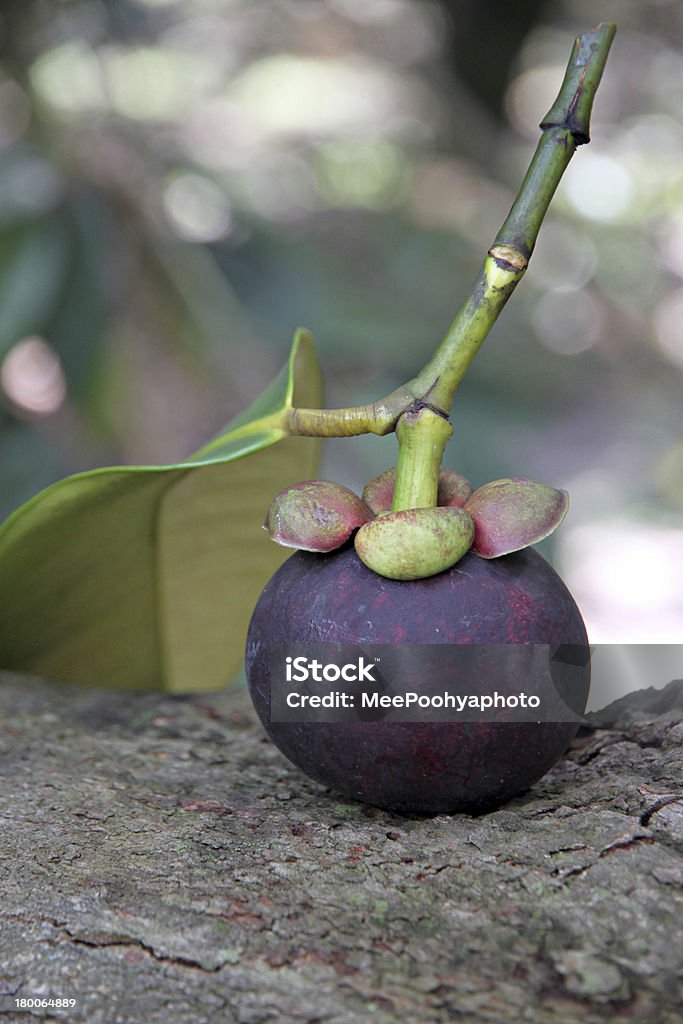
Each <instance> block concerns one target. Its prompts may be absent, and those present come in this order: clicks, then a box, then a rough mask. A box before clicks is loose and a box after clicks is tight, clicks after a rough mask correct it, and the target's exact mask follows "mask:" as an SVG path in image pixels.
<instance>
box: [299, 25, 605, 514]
mask: <svg viewBox="0 0 683 1024" xmlns="http://www.w3.org/2000/svg"><path fill="white" fill-rule="evenodd" d="M615 32H616V26H615V25H608V24H602V25H599V26H598V27H597V28H596V29H594V30H593V31H592V32H588V33H586V34H585V35H583V36H580V37H579V38H578V39H577V40H576V41H575V43H574V48H573V50H572V53H571V56H570V58H569V63H568V65H567V70H566V73H565V77H564V81H563V83H562V86H561V88H560V92H559V94H558V97H557V99H556V101H555V103H554V104H553V105H552V107H551V108H550V110H549V111H548V113H547V114H546V116H545V117H544V118H543V120H542V121H541V125H540V127H541V130H542V133H543V134H542V135H541V139H540V141H539V143H538V147H537V149H536V152H535V154H534V156H533V159H532V161H531V164H530V166H529V170H528V171H527V174H526V177H525V178H524V181H523V182H522V186H521V189H520V191H519V195H518V196H517V198H516V199H515V202H514V203H513V206H512V208H511V210H510V213H509V214H508V217H507V219H506V221H505V223H504V224H503V226H502V228H501V229H500V231H499V233H498V235H497V236H496V239H495V241H494V243H493V245H492V246H491V248H490V249H489V251H488V254H487V256H486V259H485V260H484V265H483V267H482V269H481V271H480V273H479V276H478V277H477V280H476V281H475V283H474V286H473V288H472V291H471V294H470V296H469V298H468V299H467V300H466V302H465V303H464V305H463V306H462V308H461V309H460V311H459V313H458V315H457V316H456V318H455V320H454V321H453V323H452V324H451V326H450V328H449V330H448V332H447V334H446V337H445V338H444V340H443V341H442V343H441V345H440V346H439V348H438V349H437V351H436V352H435V354H434V356H433V357H432V359H430V361H429V362H428V363H427V365H426V366H425V367H424V369H423V370H421V371H420V373H419V374H418V375H417V376H416V377H415V378H413V380H411V381H408V383H407V384H406V385H405V386H403V387H401V388H398V389H397V390H396V391H394V392H392V394H390V395H388V396H387V397H386V398H383V399H380V400H379V401H377V402H373V403H370V404H368V405H363V406H356V407H352V408H348V409H296V408H290V409H288V410H286V411H285V413H284V419H283V423H282V427H283V429H284V430H285V431H286V432H287V433H290V434H306V435H314V436H318V437H348V436H351V435H354V434H366V433H374V434H387V433H390V432H391V431H393V430H396V429H397V425H398V424H399V422H400V421H401V419H402V417H403V418H405V416H406V415H407V414H408V413H410V415H411V416H412V415H413V414H414V413H417V412H418V411H419V410H420V409H422V408H423V407H425V406H431V407H432V409H433V410H434V411H435V412H436V413H437V414H438V413H441V414H442V415H446V416H447V415H448V413H449V412H450V408H451V405H452V403H453V398H454V396H455V393H456V391H457V389H458V386H459V384H460V382H461V381H462V379H463V377H464V376H465V373H466V372H467V369H468V367H469V365H470V363H471V362H472V360H473V359H474V357H475V355H476V354H477V352H478V351H479V348H480V347H481V345H482V343H483V341H484V339H485V338H486V336H487V335H488V333H489V331H490V330H491V328H492V326H493V324H494V323H495V321H496V319H497V318H498V315H499V314H500V312H501V310H502V308H503V306H504V305H505V303H506V302H507V300H508V299H509V298H510V295H511V294H512V292H513V291H514V289H515V287H516V286H517V284H518V282H519V281H520V280H521V278H522V276H523V274H524V271H525V269H526V267H527V264H528V262H529V259H530V257H531V254H532V252H533V249H534V245H535V243H536V238H537V236H538V232H539V229H540V227H541V223H542V221H543V218H544V216H545V214H546V211H547V209H548V206H549V205H550V201H551V199H552V197H553V195H554V194H555V190H556V188H557V186H558V184H559V182H560V179H561V177H562V175H563V173H564V171H565V169H566V167H567V165H568V163H569V161H570V160H571V158H572V156H573V155H574V153H575V151H576V148H577V146H580V145H583V144H584V143H586V142H588V141H589V138H590V115H591V110H592V107H593V100H594V97H595V92H596V90H597V88H598V85H599V83H600V79H601V77H602V73H603V71H604V68H605V63H606V61H607V55H608V53H609V50H610V46H611V44H612V40H613V39H614V34H615ZM439 419H440V416H439V415H436V416H422V417H419V418H418V420H417V421H416V422H415V424H414V425H413V428H411V430H410V431H409V432H407V433H406V432H405V431H404V432H403V437H404V438H406V437H407V436H410V438H411V441H410V450H409V451H408V450H407V449H406V451H403V447H404V445H405V444H406V442H405V441H404V442H403V444H402V443H401V434H400V433H399V445H400V447H401V452H400V454H399V466H398V469H397V479H396V490H397V492H398V494H399V501H398V503H399V504H400V505H401V506H402V507H408V506H406V505H405V504H404V500H405V501H414V500H416V484H415V481H416V480H418V479H424V480H429V481H431V484H429V485H428V486H427V488H426V490H425V491H424V494H426V493H427V491H429V493H430V494H431V491H433V486H432V484H433V480H434V479H435V472H436V475H437V476H438V466H439V464H440V462H441V455H442V453H443V444H442V443H441V439H440V438H441V435H443V430H442V429H441V425H440V424H439V423H438V422H437V421H438V420H439ZM418 423H419V427H418ZM435 424H436V426H435ZM415 430H418V431H421V430H424V431H426V432H427V433H428V434H429V432H430V431H435V434H434V440H435V441H436V440H437V437H436V435H437V434H438V435H439V442H438V443H435V444H433V445H431V446H430V444H429V443H427V444H426V445H425V444H423V443H422V442H421V441H416V440H415ZM444 443H445V442H444ZM426 450H429V451H431V453H432V455H431V456H430V459H431V461H433V462H434V463H435V467H436V469H435V470H434V466H431V468H429V469H428V470H427V469H426V468H425V467H424V466H422V468H418V467H416V465H414V462H415V460H416V459H418V460H423V459H424V458H425V456H424V452H425V451H426ZM437 459H438V462H436V460H437ZM417 490H420V488H419V487H418V488H417ZM420 500H427V501H428V503H431V499H425V498H424V495H422V498H421V499H420Z"/></svg>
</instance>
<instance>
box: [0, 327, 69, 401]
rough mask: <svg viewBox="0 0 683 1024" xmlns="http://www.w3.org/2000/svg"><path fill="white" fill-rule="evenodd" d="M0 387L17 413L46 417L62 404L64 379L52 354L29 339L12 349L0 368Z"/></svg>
mask: <svg viewBox="0 0 683 1024" xmlns="http://www.w3.org/2000/svg"><path fill="white" fill-rule="evenodd" d="M0 386H1V387H2V390H3V391H4V392H5V394H6V395H7V397H8V398H9V400H10V401H11V402H12V403H13V405H15V406H16V407H17V409H19V410H22V411H24V412H27V413H30V414H32V415H34V416H50V415H51V414H52V413H55V412H57V411H58V409H59V408H60V407H61V406H62V404H63V403H64V400H65V398H66V378H65V376H64V371H63V369H62V364H61V362H60V360H59V356H58V355H57V353H56V352H55V350H54V349H53V348H52V347H51V346H50V345H48V343H47V342H46V341H45V340H44V338H39V337H37V336H34V335H32V336H31V337H28V338H23V339H22V340H21V341H19V342H17V344H16V345H14V346H13V347H12V348H11V349H10V350H9V352H8V353H7V355H6V356H5V358H4V360H3V362H2V365H1V366H0Z"/></svg>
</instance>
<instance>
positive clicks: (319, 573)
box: [247, 547, 590, 814]
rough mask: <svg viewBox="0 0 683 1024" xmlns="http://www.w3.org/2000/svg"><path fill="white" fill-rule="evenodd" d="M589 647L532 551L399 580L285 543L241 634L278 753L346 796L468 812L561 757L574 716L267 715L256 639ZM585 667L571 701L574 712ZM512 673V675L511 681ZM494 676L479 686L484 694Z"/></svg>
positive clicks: (408, 808) (425, 810)
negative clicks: (398, 718)
mask: <svg viewBox="0 0 683 1024" xmlns="http://www.w3.org/2000/svg"><path fill="white" fill-rule="evenodd" d="M321 641H322V642H324V641H328V642H331V643H354V642H357V643H363V644H368V643H383V644H389V643H390V644H442V643H453V644H462V643H472V644H511V643H514V644H550V645H555V644H558V645H559V644H575V645H580V646H586V647H587V644H588V640H587V636H586V630H585V627H584V624H583V620H582V618H581V615H580V612H579V610H578V608H577V606H576V603H575V602H574V599H573V598H572V596H571V594H570V593H569V591H568V590H567V588H566V587H565V585H564V583H563V582H562V580H561V579H560V577H559V576H558V575H557V573H556V572H555V571H554V569H552V567H551V566H550V565H549V564H548V563H547V562H546V561H545V560H544V559H543V558H542V556H541V555H539V554H538V552H536V551H534V550H532V549H527V550H524V551H520V552H516V553H514V554H511V555H506V556H504V557H502V558H499V559H496V560H495V561H486V560H484V559H481V558H479V557H478V556H477V555H475V554H472V553H468V554H467V555H465V557H464V558H462V559H461V560H460V561H459V562H458V563H457V564H456V565H455V566H454V567H453V568H452V569H450V570H448V571H447V572H444V573H440V574H439V575H438V576H432V577H430V578H428V579H423V580H416V581H412V582H410V583H405V582H397V581H394V580H388V579H385V578H383V577H381V576H378V575H377V574H375V573H373V572H372V571H371V570H369V569H367V568H366V567H365V566H364V565H363V563H362V562H361V561H360V560H359V559H358V557H357V555H356V553H355V551H354V550H353V548H350V547H348V548H345V549H341V550H340V551H339V552H337V553H335V554H333V555H328V556H320V555H314V554H307V553H304V552H298V553H297V554H295V555H293V556H292V558H290V559H289V560H288V561H287V562H285V564H284V565H283V566H282V567H281V568H280V569H279V570H278V572H276V573H275V575H274V576H273V578H272V579H271V580H270V582H269V583H268V584H267V585H266V587H265V589H264V591H263V593H262V595H261V597H260V599H259V602H258V604H257V606H256V609H255V611H254V614H253V617H252V620H251V624H250V627H249V634H248V638H247V678H248V680H249V689H250V692H251V696H252V700H253V702H254V706H255V708H256V711H257V712H258V715H259V717H260V719H261V721H262V723H263V725H264V728H265V729H266V731H267V733H268V734H269V736H270V737H271V739H272V740H273V742H274V743H275V744H276V745H277V746H278V747H279V749H280V750H281V751H282V752H283V753H284V754H285V755H286V756H287V757H288V758H289V759H290V760H291V761H293V763H294V764H296V765H297V766H298V767H300V768H302V769H303V770H304V771H305V772H307V774H309V775H310V776H311V777H313V778H314V779H316V780H318V781H319V782H321V783H323V785H325V786H330V787H332V788H334V789H336V790H338V791H340V792H341V793H344V794H345V795H346V796H349V797H353V798H355V799H358V800H362V801H364V802H366V803H370V804H375V805H377V806H379V807H384V808H388V809H391V810H395V811H399V812H403V813H416V814H440V813H451V814H452V813H458V812H468V813H479V812H481V811H484V810H487V809H490V808H492V807H495V806H498V805H500V804H501V803H504V802H505V801H507V800H509V799H510V798H512V797H513V796H516V795H518V794H519V793H522V792H524V791H525V790H526V789H528V788H529V786H531V785H532V784H533V783H534V782H536V781H537V780H538V779H539V778H540V777H541V776H542V775H543V774H544V773H545V772H546V771H547V770H548V769H549V768H550V767H551V766H552V765H553V764H554V763H555V762H556V761H557V760H558V758H559V757H560V756H561V755H562V754H563V752H564V751H565V750H566V748H567V745H568V744H569V741H570V740H571V738H572V736H573V735H574V733H575V732H576V730H577V727H578V726H577V725H576V724H575V723H573V722H541V723H538V724H537V723H529V722H495V723H491V722H488V723H485V722H482V723H475V724H471V723H458V722H453V723H444V722H429V723H424V722H422V723H399V722H393V723H392V722H350V723H341V722H339V723H310V722H309V723H305V722H302V723H292V722H270V721H269V709H270V678H269V674H268V673H269V667H268V666H269V659H268V657H267V648H268V645H273V644H287V645H292V646H293V647H295V646H296V644H297V643H312V642H321ZM589 681H590V669H589V667H588V666H586V669H585V670H583V673H582V676H581V681H580V683H579V686H578V688H579V689H580V690H581V692H580V693H577V694H575V696H574V699H572V707H574V708H575V709H577V710H579V711H580V712H582V711H583V709H584V708H585V704H586V700H587V699H588V689H589ZM523 683H524V680H520V689H521V688H523ZM495 684H496V680H495V679H492V680H491V681H490V686H489V691H490V692H492V691H493V690H494V689H495Z"/></svg>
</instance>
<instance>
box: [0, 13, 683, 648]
mask: <svg viewBox="0 0 683 1024" xmlns="http://www.w3.org/2000/svg"><path fill="white" fill-rule="evenodd" d="M499 14H500V5H496V4H493V3H486V4H476V3H474V2H466V3H460V4H455V3H447V2H443V3H437V2H430V0H119V2H113V0H109V2H107V0H69V2H67V0H61V2H52V3H48V2H45V0H27V2H19V0H12V2H7V3H6V4H4V5H3V10H2V14H0V25H1V28H2V32H1V38H2V49H1V50H0V182H1V184H2V188H0V515H5V514H7V513H9V512H10V511H11V510H12V509H14V508H15V507H17V506H18V505H19V504H20V503H21V502H22V501H23V500H25V499H26V498H28V497H29V496H30V495H31V494H33V493H35V492H36V491H37V490H38V489H39V488H40V487H42V486H44V485H45V484H47V483H49V482H51V481H53V480H55V479H58V478H59V477H60V476H63V475H65V474H67V473H70V472H74V471H78V470H82V469H86V468H89V467H91V466H95V465H102V464H112V463H114V464H116V463H150V462H165V461H175V460H177V459H178V458H181V457H183V456H184V455H186V454H188V453H189V452H190V451H192V450H194V449H195V448H197V447H198V446H199V445H200V444H201V443H202V442H203V441H204V440H205V439H206V438H207V437H209V436H211V434H212V433H213V432H214V431H215V430H217V429H218V427H219V426H220V425H221V424H222V423H224V422H225V421H226V420H227V419H229V418H230V417H231V416H232V415H234V414H235V413H236V412H238V411H239V410H240V409H241V408H243V407H244V406H245V405H246V404H247V403H248V402H249V401H250V400H251V399H252V398H253V397H254V395H256V394H257V393H258V392H259V390H260V389H261V388H262V387H263V386H264V385H265V384H266V383H267V382H268V380H269V379H270V378H271V377H272V376H274V374H275V372H276V371H277V369H278V368H279V366H280V365H281V363H282V362H283V359H284V357H285V353H286V350H287V345H288V340H289V338H290V337H291V334H292V330H293V329H294V328H295V327H296V326H297V325H298V324H299V323H303V324H305V325H306V326H308V327H310V328H311V330H312V331H313V332H314V333H315V335H316V337H317V338H318V341H319V344H320V348H321V355H322V359H323V364H324V367H325V370H326V375H327V380H328V392H329V400H330V403H331V404H344V405H347V404H353V403H356V402H361V401H364V400H367V399H368V398H373V397H377V395H381V394H384V393H386V392H387V391H388V390H390V388H391V387H392V386H394V385H396V384H398V383H400V382H402V381H403V380H404V379H405V378H406V377H407V376H410V375H412V374H413V373H415V372H416V370H418V369H419V368H420V366H421V365H422V364H423V362H424V361H425V360H426V358H427V356H428V354H429V353H430V352H431V351H432V350H433V348H434V346H435V344H436V343H437V342H438V340H439V338H440V336H441V335H442V334H443V332H444V330H445V328H446V327H447V325H448V323H449V321H450V319H451V318H452V316H453V315H454V313H455V312H456V309H457V307H458V306H459V304H460V302H461V301H462V300H463V299H464V297H465V295H466V292H467V289H468V287H469V285H470V282H471V280H472V278H473V276H474V274H475V272H476V269H477V267H478V265H479V263H480V261H481V258H482V255H483V253H484V252H485V250H486V248H487V246H488V245H489V244H490V241H491V239H492V238H493V236H494V234H495V231H496V229H497V227H498V226H499V224H500V222H501V221H502V219H503V217H504V215H505V213H506V212H507V209H508V207H509V204H510V201H511V199H512V195H513V194H514V191H515V189H516V187H517V185H518V183H519V181H520V178H521V175H522V173H523V170H524V167H525V166H526V163H527V161H528V159H529V157H530V155H531V152H532V149H533V146H534V145H535V140H536V137H537V129H536V123H537V121H538V119H539V118H540V117H541V116H542V115H543V113H544V112H545V110H546V108H547V107H548V105H549V103H550V101H551V99H552V98H553V96H554V94H555V91H556V89H557V86H558V84H559V81H560V79H561V75H562V69H563V67H564V64H565V62H566V58H567V54H568V51H569V49H570V45H571V41H572V38H573V36H574V35H575V34H576V33H577V32H580V31H584V30H586V29H588V28H590V27H592V23H593V20H594V19H595V17H596V14H595V10H594V8H593V7H592V6H591V5H588V4H587V3H585V2H583V0H565V2H563V3H561V4H556V5H551V6H550V7H547V6H542V5H540V4H538V3H533V2H527V3H524V4H522V5H521V6H520V7H519V9H517V6H513V7H511V8H509V9H508V10H507V13H506V17H505V19H503V20H502V19H501V18H500V16H499ZM609 17H610V19H612V20H615V21H617V22H618V23H619V34H618V36H617V41H616V44H615V46H614V49H613V53H612V56H611V57H610V61H609V65H608V71H607V74H606V75H605V79H604V81H603V85H602V86H601V89H600V92H599V94H598V99H597V103H596V108H595V114H594V119H593V137H594V141H593V142H592V144H591V146H590V147H588V148H584V149H581V150H580V151H579V153H578V155H577V156H576V158H575V160H574V162H573V164H572V165H571V167H570V170H569V172H568V175H567V178H566V180H565V182H564V183H563V184H562V186H561V187H560V190H559V192H558V195H557V197H556V201H555V204H554V206H553V210H552V213H551V216H550V218H549V221H548V224H547V225H546V227H545V228H544V230H543V231H542V233H541V239H540V241H539V245H538V249H537V252H536V254H535V256H534V260H533V261H532V264H531V267H530V270H529V272H528V274H527V278H526V280H525V282H524V283H523V284H522V286H521V287H520V289H519V290H518V292H517V294H516V295H515V297H514V299H513V301H512V303H511V305H510V307H509V308H508V309H507V310H506V311H505V314H504V316H503V318H502V321H501V323H500V324H499V325H498V326H497V327H496V329H495V330H494V332H493V334H492V337H491V338H490V340H489V341H487V343H486V345H485V346H484V348H483V349H482V352H481V353H480V355H479V356H478V357H477V360H476V361H475V364H474V366H473V369H472V371H471V373H470V375H469V377H468V379H467V381H466V383H465V385H464V387H463V389H462V393H461V396H459V398H458V400H457V402H456V407H455V410H454V426H455V437H454V441H453V442H452V444H451V445H450V446H449V449H448V451H447V455H446V461H447V462H448V463H449V464H450V465H452V466H454V467H455V468H457V469H458V470H459V471H461V472H463V473H465V474H466V475H467V476H469V477H470V478H471V479H472V480H473V482H474V483H475V484H477V483H481V482H483V481H485V480H488V479H492V478H495V477H497V476H505V475H510V474H512V475H525V476H530V477H535V478H539V479H544V480H547V481H548V483H552V484H554V485H555V486H564V487H567V488H568V489H569V490H570V492H571V494H572V498H573V504H572V511H571V513H570V519H569V520H568V526H567V527H565V528H564V530H565V531H567V530H569V531H571V529H575V530H580V529H584V528H585V529H592V528H593V526H596V528H597V526H604V525H605V524H606V523H607V524H609V523H610V522H618V523H622V525H623V523H626V524H627V525H628V529H630V530H631V534H630V535H631V536H632V537H634V538H635V541H634V543H640V542H639V541H638V538H641V540H642V538H648V539H647V541H645V540H642V544H643V545H645V547H643V550H648V551H650V552H652V551H655V549H656V552H657V554H656V557H655V556H652V555H651V556H650V562H649V563H647V564H648V565H651V564H652V557H655V563H656V564H657V565H658V566H660V565H661V571H660V570H658V572H659V575H656V574H655V576H656V578H655V582H654V583H653V584H652V586H651V587H650V590H649V591H648V590H647V588H646V589H645V591H643V594H644V596H643V597H642V601H641V604H640V605H638V593H637V592H636V591H637V587H636V588H635V589H634V588H632V590H633V593H632V594H631V605H629V606H628V607H627V608H625V610H624V609H622V610H621V611H620V612H614V609H611V610H608V613H609V615H611V616H612V619H611V620H610V621H612V625H613V626H614V629H615V630H617V632H618V630H619V629H624V630H628V629H631V628H632V627H633V623H635V622H641V621H642V616H643V614H644V609H645V611H647V609H648V608H649V610H650V612H651V613H652V614H653V615H654V616H655V619H656V620H657V621H659V622H661V621H665V622H670V623H672V624H675V622H676V621H678V622H680V621H683V591H682V588H681V585H680V579H681V578H682V577H683V542H682V541H681V512H682V510H683V455H682V454H681V452H682V451H683V449H682V442H681V434H682V430H681V426H682V423H681V399H680V392H681V381H682V374H683V328H681V323H683V158H682V157H683V117H682V114H681V111H682V110H683V102H682V101H683V51H682V46H683V9H681V8H680V7H679V6H677V5H676V4H671V3H662V2H655V0H649V2H646V3H643V4H638V5H635V4H633V3H627V2H626V0H615V2H614V3H612V4H610V6H609ZM326 458H327V463H326V475H327V476H328V477H332V478H336V479H339V480H340V481H341V482H344V483H347V484H349V485H351V486H353V487H355V488H356V489H358V490H359V489H360V488H361V487H362V484H363V482H364V480H366V479H367V478H368V477H370V476H371V475H373V474H374V473H376V472H378V471H379V470H381V469H383V468H385V467H386V466H387V465H388V464H390V463H391V462H392V461H393V458H394V441H393V439H392V438H388V439H382V440H378V439H375V438H372V439H361V440H357V441H344V442H332V443H330V444H329V445H328V446H327V457H326ZM565 536H569V533H566V534H565ZM557 543H558V544H560V545H561V544H562V540H561V537H559V535H558V542H557ZM648 545H650V546H649V547H648ZM653 545H654V546H653ZM570 547H571V545H570ZM594 549H595V550H601V548H600V546H597V547H596V546H595V545H594V546H593V547H591V548H590V550H591V551H593V550H594ZM567 550H569V548H568V549H567ZM571 550H572V551H574V550H575V546H574V547H571ZM547 553H549V554H550V555H551V556H553V557H556V558H557V559H558V560H559V562H560V564H561V565H563V566H564V569H565V571H566V572H568V573H569V576H570V577H571V576H572V572H574V570H576V571H575V573H574V577H572V580H573V585H574V586H575V589H576V588H578V589H579V590H581V588H582V587H583V588H584V608H586V607H588V606H590V607H592V608H593V612H592V614H594V616H595V620H596V621H598V620H600V621H606V620H604V615H605V614H607V612H606V604H607V603H609V601H610V600H612V599H615V600H616V598H617V597H620V595H623V587H624V584H623V581H622V582H621V583H620V584H619V585H618V587H617V585H616V584H615V586H614V588H613V590H612V591H609V589H608V590H606V591H605V590H604V588H603V589H602V590H601V589H600V587H601V586H602V584H601V583H600V578H602V577H604V576H605V575H606V574H607V569H604V571H602V573H601V572H598V571H596V572H594V573H593V576H594V577H595V579H593V576H591V572H590V571H589V569H590V567H586V566H584V567H583V568H581V567H580V566H579V568H578V569H577V567H576V565H577V560H576V557H575V556H574V555H573V554H572V556H571V558H570V557H569V555H567V554H566V553H565V555H564V556H563V552H562V549H561V547H560V548H554V549H552V550H550V551H548V552H547ZM596 557H597V556H595V555H591V559H592V561H593V562H594V561H595V558H596ZM563 558H564V563H563ZM658 560H659V561H658ZM569 563H571V564H569ZM667 566H673V567H674V568H675V567H678V569H676V571H677V572H678V580H679V582H678V585H677V586H676V585H674V584H673V583H670V582H669V581H668V576H666V572H667V571H668V569H667ZM610 571H611V570H610ZM672 571H673V570H672ZM662 574H663V575H662ZM591 580H592V582H591ZM591 588H592V589H591ZM641 590H642V587H641ZM610 594H611V597H610ZM662 595H664V596H663V597H662ZM601 602H602V603H601ZM658 602H659V603H658ZM653 609H654V611H653ZM601 616H602V619H601V618H600V617H601ZM615 616H616V618H615ZM629 616H631V618H629ZM657 616H658V618H657ZM662 616H663V618H662ZM677 616H678V618H677ZM655 619H653V620H652V621H653V622H655ZM648 628H650V629H651V632H650V634H648V635H649V636H650V637H656V636H657V631H656V628H655V625H652V626H651V627H648ZM667 628H668V627H667ZM671 628H674V626H673V625H672V626H671ZM652 630H654V632H652ZM608 633H609V629H607V632H605V631H604V630H603V632H602V633H600V632H599V635H598V636H597V637H595V639H606V638H607V634H608ZM667 635H669V634H667ZM615 636H616V634H615ZM629 639H634V640H636V639H639V637H634V636H633V635H632V634H630V635H629ZM646 639H647V638H646Z"/></svg>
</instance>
